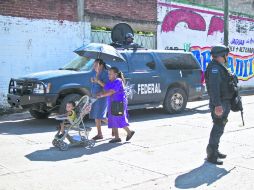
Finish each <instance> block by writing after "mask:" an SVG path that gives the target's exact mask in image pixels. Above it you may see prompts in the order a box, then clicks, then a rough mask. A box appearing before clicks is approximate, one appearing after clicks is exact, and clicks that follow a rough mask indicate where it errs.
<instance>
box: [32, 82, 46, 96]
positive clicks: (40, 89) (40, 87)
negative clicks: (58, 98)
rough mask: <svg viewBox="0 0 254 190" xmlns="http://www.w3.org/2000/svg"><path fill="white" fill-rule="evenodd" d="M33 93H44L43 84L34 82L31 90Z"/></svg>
mask: <svg viewBox="0 0 254 190" xmlns="http://www.w3.org/2000/svg"><path fill="white" fill-rule="evenodd" d="M33 93H35V94H44V85H43V84H36V85H35V88H34V90H33Z"/></svg>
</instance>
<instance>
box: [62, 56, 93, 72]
mask: <svg viewBox="0 0 254 190" xmlns="http://www.w3.org/2000/svg"><path fill="white" fill-rule="evenodd" d="M93 62H94V59H89V58H87V57H81V56H77V57H75V58H74V59H73V60H72V61H70V62H69V63H68V64H67V65H65V66H64V67H62V68H60V69H61V70H74V71H90V70H92V67H93Z"/></svg>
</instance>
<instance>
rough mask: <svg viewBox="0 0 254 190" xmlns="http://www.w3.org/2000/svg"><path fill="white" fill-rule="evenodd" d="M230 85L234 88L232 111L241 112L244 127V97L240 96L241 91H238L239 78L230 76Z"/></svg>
mask: <svg viewBox="0 0 254 190" xmlns="http://www.w3.org/2000/svg"><path fill="white" fill-rule="evenodd" d="M230 83H231V85H232V87H233V91H234V95H233V98H232V99H231V110H232V111H233V112H238V111H241V117H242V122H243V126H244V119H243V103H242V97H241V96H240V95H239V89H238V85H237V84H238V78H237V77H236V76H235V75H230Z"/></svg>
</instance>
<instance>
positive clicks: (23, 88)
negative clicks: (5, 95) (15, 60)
mask: <svg viewBox="0 0 254 190" xmlns="http://www.w3.org/2000/svg"><path fill="white" fill-rule="evenodd" d="M35 85H36V83H34V82H31V81H27V80H15V79H11V81H10V84H9V93H10V94H15V95H28V94H32V93H33V89H34V87H35Z"/></svg>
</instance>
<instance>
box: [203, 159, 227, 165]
mask: <svg viewBox="0 0 254 190" xmlns="http://www.w3.org/2000/svg"><path fill="white" fill-rule="evenodd" d="M206 160H207V161H208V162H210V163H212V164H216V165H223V161H221V160H220V159H219V158H218V157H217V158H216V157H207V159H206Z"/></svg>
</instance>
